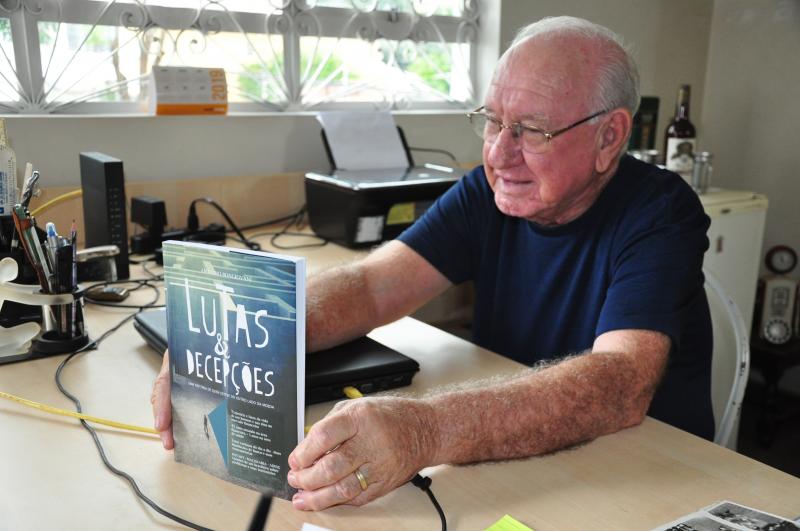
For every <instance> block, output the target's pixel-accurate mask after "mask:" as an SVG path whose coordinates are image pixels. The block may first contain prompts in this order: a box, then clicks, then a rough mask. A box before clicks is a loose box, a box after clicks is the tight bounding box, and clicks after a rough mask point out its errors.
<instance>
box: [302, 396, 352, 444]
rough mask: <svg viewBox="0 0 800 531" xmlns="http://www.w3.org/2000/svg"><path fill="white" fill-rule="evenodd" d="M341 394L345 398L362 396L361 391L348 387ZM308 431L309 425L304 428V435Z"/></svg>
mask: <svg viewBox="0 0 800 531" xmlns="http://www.w3.org/2000/svg"><path fill="white" fill-rule="evenodd" d="M342 392H343V393H344V396H346V397H347V398H362V397H363V396H364V395H362V394H361V391H359V390H358V389H356V388H355V387H353V386H350V385H348V386H347V387H345V388H344V389H342ZM310 429H311V424H309V425H308V426H306V427H305V434H306V435H308V432H309V430H310Z"/></svg>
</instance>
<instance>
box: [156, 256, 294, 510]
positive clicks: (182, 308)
mask: <svg viewBox="0 0 800 531" xmlns="http://www.w3.org/2000/svg"><path fill="white" fill-rule="evenodd" d="M164 280H165V285H166V291H167V326H168V343H169V352H170V360H169V361H170V372H171V375H172V388H171V395H172V429H173V433H174V436H175V459H176V460H177V461H178V462H181V463H185V464H188V465H191V466H194V467H197V468H199V469H201V470H204V471H206V472H209V473H211V474H214V475H216V476H218V477H220V478H223V479H225V480H228V481H231V482H233V483H236V484H239V485H243V486H245V487H248V488H252V489H255V490H259V491H262V492H272V493H273V495H275V496H279V497H282V498H286V499H288V498H290V497H291V495H292V494H293V493H294V491H293V489H291V487H289V485H288V483H287V481H286V474H287V472H288V463H287V460H288V458H289V453H290V452H291V451H292V449H294V447H295V446H297V444H298V443H299V442H300V441H301V440H302V437H303V426H304V409H305V397H304V392H305V381H304V380H305V315H306V312H305V260H304V259H303V258H297V257H292V256H283V255H276V254H269V253H262V252H256V251H250V250H244V249H231V248H227V247H219V246H213V245H205V244H199V243H188V242H165V243H164Z"/></svg>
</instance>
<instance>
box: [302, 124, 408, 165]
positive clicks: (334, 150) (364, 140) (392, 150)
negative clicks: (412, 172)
mask: <svg viewBox="0 0 800 531" xmlns="http://www.w3.org/2000/svg"><path fill="white" fill-rule="evenodd" d="M317 120H319V123H320V124H322V127H323V129H325V136H327V138H328V146H329V147H330V148H331V154H332V155H333V160H334V161H335V162H336V167H337V168H338V169H340V170H377V169H385V168H406V167H407V166H408V157H407V156H406V152H405V150H404V149H403V143H402V141H401V140H400V134H399V133H398V132H397V126H396V125H395V123H394V118H393V117H392V114H391V113H390V112H388V111H384V112H377V111H374V112H366V111H361V112H348V111H330V112H321V113H319V114H317Z"/></svg>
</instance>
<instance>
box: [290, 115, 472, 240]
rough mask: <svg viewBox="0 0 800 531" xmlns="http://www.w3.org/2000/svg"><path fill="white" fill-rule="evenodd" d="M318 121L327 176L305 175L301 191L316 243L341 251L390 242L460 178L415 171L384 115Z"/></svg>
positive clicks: (439, 169)
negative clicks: (329, 243) (337, 246)
mask: <svg viewBox="0 0 800 531" xmlns="http://www.w3.org/2000/svg"><path fill="white" fill-rule="evenodd" d="M331 115H332V116H333V118H331ZM318 119H319V120H320V122H321V123H322V126H323V129H322V133H321V134H322V142H323V145H324V146H325V150H326V152H327V154H328V159H329V161H330V164H331V170H330V171H328V172H325V171H311V172H308V173H306V175H305V191H306V208H307V210H308V220H309V224H310V225H311V228H312V229H313V231H314V232H315V233H316V234H317V235H318V236H320V237H322V238H326V239H328V240H332V241H334V242H336V243H339V244H341V245H345V246H347V247H365V246H371V245H375V244H377V243H380V242H382V241H385V240H390V239H392V238H395V237H396V236H398V235H399V234H400V233H401V232H403V230H405V229H406V228H407V227H409V226H410V225H411V224H412V223H414V221H416V220H417V219H418V218H419V217H420V216H421V215H422V214H423V213H424V212H425V210H427V209H428V207H429V206H430V205H431V204H433V202H434V201H435V200H436V198H438V197H439V196H440V195H442V193H444V192H445V191H446V190H447V189H448V188H450V186H452V185H453V184H454V183H455V182H456V181H458V179H459V178H460V177H461V173H462V172H461V171H460V170H458V169H454V168H449V167H447V166H439V165H436V164H425V165H422V166H415V165H414V162H413V158H412V157H411V154H410V151H409V148H408V146H407V144H406V141H405V136H404V135H403V132H402V130H401V129H400V128H399V127H396V126H395V125H394V121H393V119H392V118H391V115H389V114H388V113H364V112H361V113H347V114H345V113H321V115H320V116H318ZM365 124H366V125H365ZM348 127H350V128H351V129H350V130H348ZM326 130H327V131H326ZM354 131H355V132H354ZM365 131H367V132H368V133H367V134H366V137H365V136H364V134H365ZM358 135H361V136H360V137H359V136H358ZM382 141H383V143H382ZM387 146H388V147H387ZM370 157H372V158H371V159H370ZM381 164H393V165H394V166H393V167H379V166H380V165H381ZM348 166H349V167H348ZM364 166H367V167H364ZM346 167H347V169H344V168H346Z"/></svg>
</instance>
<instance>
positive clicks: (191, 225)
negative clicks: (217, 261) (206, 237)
mask: <svg viewBox="0 0 800 531" xmlns="http://www.w3.org/2000/svg"><path fill="white" fill-rule="evenodd" d="M197 203H207V204H209V205H211V206H213V207H214V208H215V209H217V211H218V212H219V213H220V214H222V217H223V218H225V221H227V222H228V225H230V226H231V229H233V231H234V232H235V233H236V235H237V236H239V238H241V242H242V243H243V244H245V245H246V246H247V247H249V248H250V249H252V250H253V251H260V250H261V246H260V245H259V244H257V243H256V242H254V241H251V240H248V239H247V238H246V237H245V235H244V234H243V233H242V231H241V229H240V228H239V227H238V226H237V225H236V223H234V222H233V219H231V217H230V216H229V215H228V213H227V212H225V209H224V208H222V207H221V206H220V205H219V203H217V202H216V201H214V200H213V199H211V198H210V197H199V198H197V199H194V200H193V201H192V202H191V204H190V205H189V216H188V217H187V219H186V228H187V229H188V230H189V232H190V233H194V232H196V231H197V229H198V228H200V221H199V220H198V218H197V209H196V207H195V205H196V204H197Z"/></svg>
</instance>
